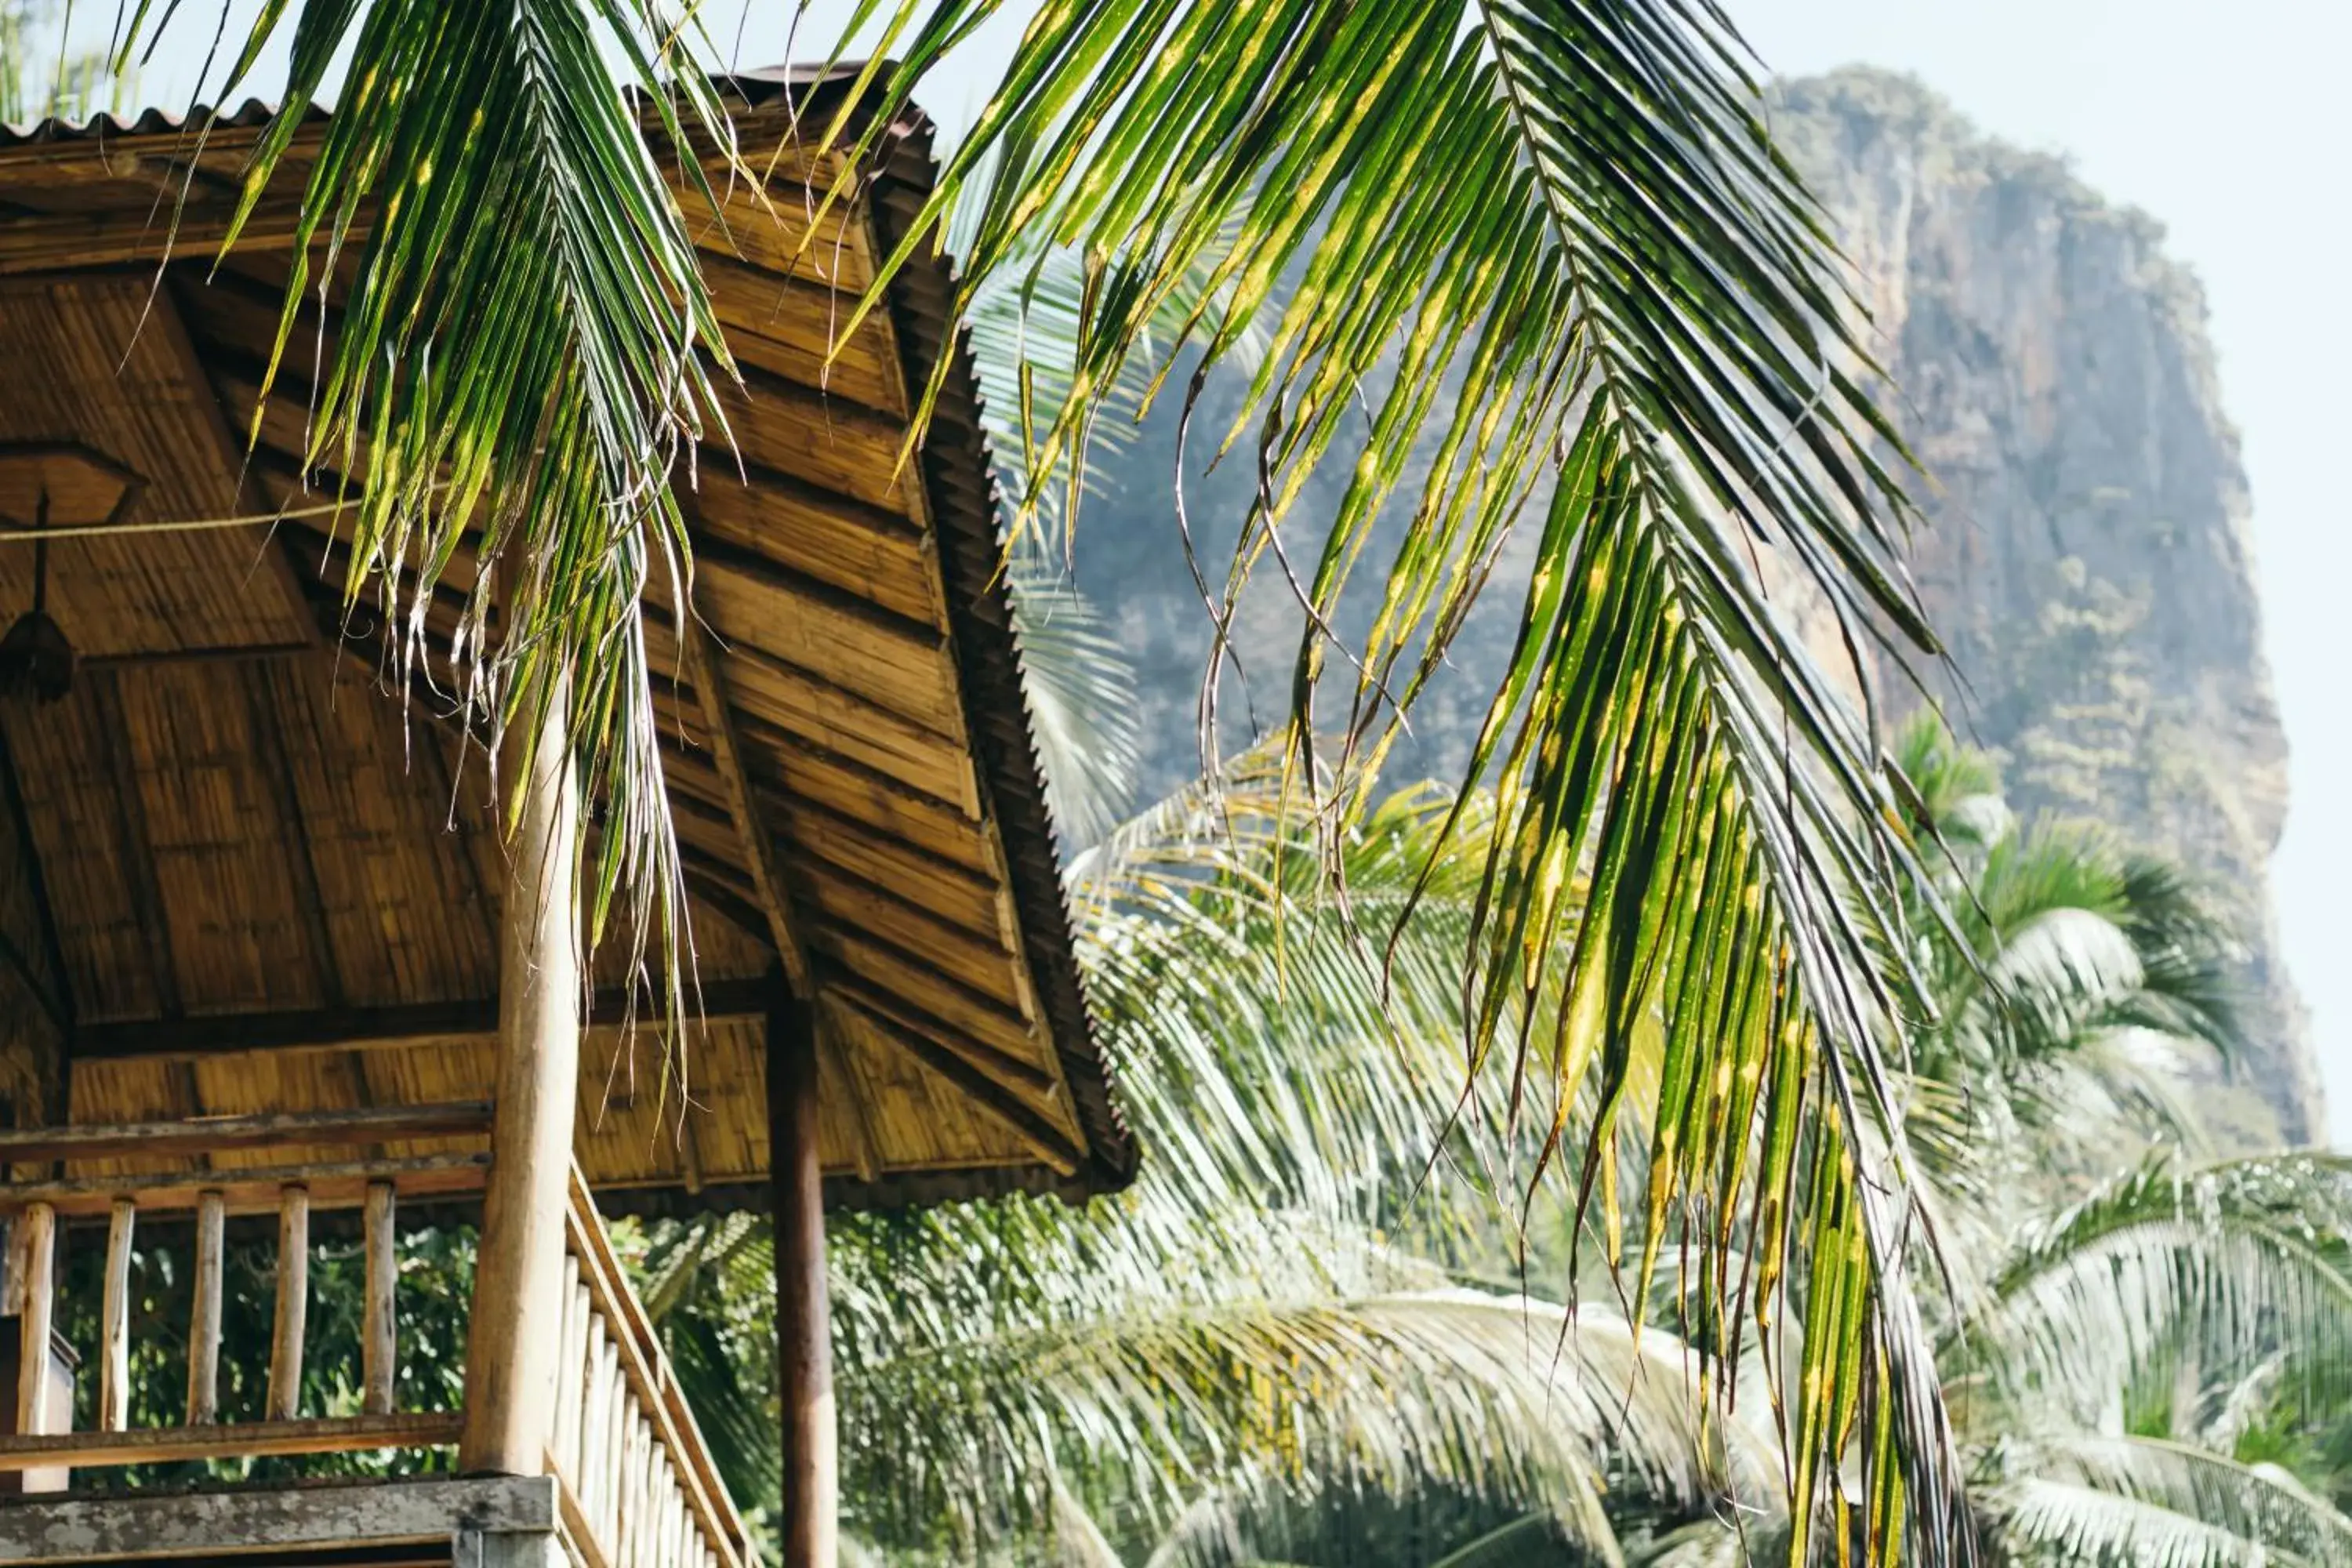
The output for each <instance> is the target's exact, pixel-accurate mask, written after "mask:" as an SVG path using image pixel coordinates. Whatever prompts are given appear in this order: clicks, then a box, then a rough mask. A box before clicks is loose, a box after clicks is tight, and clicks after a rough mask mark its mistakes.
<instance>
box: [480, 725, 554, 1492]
mask: <svg viewBox="0 0 2352 1568" xmlns="http://www.w3.org/2000/svg"><path fill="white" fill-rule="evenodd" d="M564 700H565V693H564V692H563V691H562V689H558V691H557V692H556V694H555V698H554V700H553V701H552V702H551V705H550V707H549V711H548V714H547V718H546V721H545V722H543V723H542V724H541V727H540V730H539V735H538V741H537V745H536V747H535V748H534V750H533V752H532V755H531V759H530V776H529V777H528V779H526V780H524V781H523V784H522V796H521V803H520V820H519V821H518V822H517V823H516V824H515V825H514V827H513V829H512V831H511V832H510V833H509V835H508V841H507V879H506V888H505V893H504V898H503V908H502V909H501V910H500V911H499V912H500V916H501V919H500V925H501V931H500V940H499V1043H498V1076H497V1082H498V1110H497V1113H496V1118H495V1120H494V1121H492V1122H491V1124H490V1174H489V1182H488V1186H487V1188H486V1189H485V1191H484V1194H483V1197H482V1239H481V1247H480V1251H479V1253H478V1256H477V1260H476V1262H475V1266H474V1311H473V1317H472V1320H471V1321H470V1322H469V1323H468V1325H467V1335H466V1429H465V1436H464V1437H463V1438H462V1439H461V1440H460V1441H459V1443H458V1445H457V1468H458V1470H459V1472H460V1473H462V1474H465V1475H509V1476H535V1475H538V1474H540V1473H541V1471H542V1470H543V1469H544V1468H545V1466H546V1462H547V1440H548V1436H549V1430H548V1415H549V1412H550V1411H551V1410H552V1409H553V1407H554V1395H555V1371H556V1367H555V1363H556V1359H557V1356H558V1354H559V1353H560V1352H561V1350H562V1338H563V1250H564V1246H563V1215H564V1211H565V1208H566V1205H568V1203H569V1201H570V1197H571V1177H572V1118H573V1114H574V1106H575V1101H576V1100H577V1098H578V1095H579V1080H580V994H581V988H582V974H581V955H580V896H579V886H578V879H577V872H578V864H577V852H576V851H577V845H578V838H579V832H580V803H579V800H578V798H577V794H576V781H575V779H574V776H573V772H572V751H571V744H570V740H569V736H568V733H567V731H566V730H565V728H564V720H563V703H564ZM525 731H526V724H525V723H524V722H523V721H521V720H520V718H519V719H518V721H516V722H515V723H513V724H512V725H511V726H510V727H509V731H508V741H509V745H508V748H507V750H508V763H507V767H506V770H505V772H504V774H503V777H502V780H501V784H500V787H501V788H511V787H513V786H512V784H511V783H510V782H509V781H512V780H515V779H517V778H518V777H520V775H521V767H522V763H521V758H522V747H521V745H520V741H521V739H522V737H523V735H524V733H525Z"/></svg>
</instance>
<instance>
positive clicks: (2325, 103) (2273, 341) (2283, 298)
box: [76, 0, 2352, 1146]
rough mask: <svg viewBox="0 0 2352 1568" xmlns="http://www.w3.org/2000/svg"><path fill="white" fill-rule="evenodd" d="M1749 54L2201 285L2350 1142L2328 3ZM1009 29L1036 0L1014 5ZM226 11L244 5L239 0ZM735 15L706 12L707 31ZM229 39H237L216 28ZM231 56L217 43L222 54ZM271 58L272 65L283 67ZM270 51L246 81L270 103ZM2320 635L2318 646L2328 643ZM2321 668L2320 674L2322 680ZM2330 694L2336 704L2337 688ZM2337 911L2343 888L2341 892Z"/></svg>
mask: <svg viewBox="0 0 2352 1568" xmlns="http://www.w3.org/2000/svg"><path fill="white" fill-rule="evenodd" d="M749 3H750V6H751V11H750V16H749V24H748V26H747V27H746V30H745V33H744V36H743V45H742V49H741V54H740V59H741V60H742V61H743V62H744V63H746V64H754V65H756V64H767V63H772V61H774V60H777V59H779V58H782V55H783V52H784V47H785V46H784V40H785V36H786V24H787V20H788V18H789V16H790V13H791V8H792V5H791V0H749ZM1725 3H1726V5H1727V6H1728V8H1729V9H1730V11H1731V13H1732V15H1733V16H1734V17H1735V19H1737V20H1738V23H1739V24H1740V25H1741V26H1743V27H1744V28H1746V29H1747V32H1748V38H1749V41H1750V42H1751V43H1753V44H1754V45H1755V46H1756V47H1757V49H1758V50H1759V53H1761V55H1762V56H1763V58H1764V60H1765V63H1766V64H1767V65H1768V66H1769V68H1772V69H1775V70H1780V71H1792V72H1803V71H1814V70H1821V69H1824V68H1829V67H1831V66H1835V65H1840V64H1843V63H1846V62H1849V61H1864V62H1867V63H1870V64H1874V65H1883V66H1891V67H1895V68H1901V69H1906V70H1910V71H1914V72H1916V73H1917V74H1918V75H1919V76H1920V77H1922V78H1924V79H1926V80H1927V82H1928V83H1929V85H1931V86H1933V87H1935V88H1936V89H1938V90H1940V91H1941V92H1943V93H1944V94H1945V95H1946V96H1947V97H1948V98H1950V99H1951V100H1953V101H1954V102H1955V103H1956V104H1957V105H1958V107H1959V108H1960V109H1961V110H1963V111H1964V112H1965V113H1967V114H1968V115H1969V117H1970V118H1972V119H1974V120H1975V121H1977V122H1978V123H1979V125H1981V126H1982V127H1984V128H1985V129H1986V130H1988V131H1990V132H1994V133H1995V134H1998V135H2000V136H2003V137H2006V138H2008V139H2009V140H2011V141H2014V142H2021V143H2024V144H2025V145H2027V146H2030V147H2035V148H2041V149H2045V150H2049V151H2053V152H2059V153H2065V154H2066V155H2068V156H2069V157H2071V158H2072V159H2073V160H2074V163H2075V165H2076V167H2077V168H2078V169H2079V170H2080V171H2081V173H2082V174H2083V176H2084V178H2085V179H2086V180H2087V181H2089V183H2090V184H2093V185H2094V186H2095V187H2097V188H2098V189H2099V190H2101V191H2103V192H2105V193H2106V194H2107V195H2109V196H2111V197H2115V198H2116V199H2118V200H2122V201H2126V202H2130V203H2133V204H2135V205H2139V206H2142V207H2145V208H2146V209H2147V211H2149V212H2150V213H2152V214H2154V215H2155V216H2157V217H2158V218H2160V219H2162V220H2163V221H2164V223H2165V224H2166V225H2167V226H2168V227H2169V229H2170V231H2171V236H2172V241H2171V243H2172V250H2173V252H2174V254H2176V255H2177V256H2179V257H2180V258H2183V259H2185V260H2187V261H2188V262H2189V263H2190V264H2191V265H2192V266H2193V267H2194V268H2196V270H2197V271H2198V273H2199V275H2200V277H2201V278H2202V279H2204V281H2205V285H2206V289H2207V293H2208V296H2209V298H2210V301H2211V305H2212V311H2213V335H2214V339H2215V342H2216V343H2217V345H2218V347H2219V352H2220V355H2221V380H2222V390H2223V395H2224V397H2225V398H2226V400H2227V404H2228V406H2229V409H2230V412H2231V415H2232V416H2234V417H2235V419H2236V420H2237V422H2238V425H2239V427H2240V429H2241V431H2242V433H2243V436H2244V438H2245V458H2246V465H2247V468H2248V470H2249V472H2250V474H2251V476H2252V484H2253V494H2254V509H2255V534H2256V549H2257V553H2258V561H2259V570H2260V572H2261V577H2262V587H2263V608H2264V612H2265V615H2266V616H2267V623H2268V625H2267V636H2268V641H2269V647H2270V656H2271V663H2272V668H2273V674H2274V676H2275V679H2276V680H2277V683H2278V690H2279V699H2280V703H2281V706H2282V708H2283V709H2284V713H2285V719H2286V727H2287V735H2288V740H2289V742H2290V744H2291V745H2292V747H2293V749H2294V756H2293V761H2292V763H2291V770H2290V771H2291V778H2292V788H2293V795H2294V808H2293V811H2292V815H2291V816H2290V820H2289V823H2288V826H2287V835H2286V841H2285V843H2284V845H2283V846H2282V847H2281V850H2280V853H2279V858H2278V862H2277V866H2276V873H2275V875H2276V887H2277V892H2278V904H2279V916H2280V922H2281V926H2282V930H2283V933H2284V943H2285V950H2286V957H2287V962H2288V964H2289V966H2290V968H2291V969H2292V970H2293V972H2294V978H2295V980H2296V982H2297V984H2299V985H2300V986H2301V987H2302V990H2303V994H2304V996H2305V999H2306V1001H2307V1002H2308V1003H2309V1005H2310V1007H2311V1013H2312V1022H2313V1037H2314V1039H2315V1042H2316V1044H2317V1046H2318V1049H2319V1052H2320V1057H2321V1060H2322V1064H2323V1067H2324V1068H2325V1069H2326V1075H2327V1083H2328V1090H2329V1098H2330V1100H2331V1101H2332V1102H2333V1107H2332V1120H2333V1124H2334V1133H2335V1139H2336V1142H2337V1143H2338V1144H2339V1145H2347V1146H2352V952H2347V946H2352V942H2347V939H2352V912H2347V910H2352V813H2347V812H2343V811H2335V810H2331V809H2329V808H2328V806H2327V805H2326V802H2327V801H2328V800H2329V799H2330V798H2332V796H2333V795H2334V793H2335V791H2334V788H2333V787H2331V782H2330V781H2334V784H2336V785H2342V784H2345V783H2346V782H2347V781H2348V780H2352V730H2347V725H2346V724H2345V722H2344V720H2345V719H2346V718H2347V713H2352V710H2347V700H2346V694H2345V689H2344V688H2342V687H2339V686H2337V685H2336V682H2337V681H2340V680H2347V679H2352V642H2338V640H2337V639H2336V637H2334V635H2333V630H2341V629H2344V628H2343V627H2342V626H2341V625H2340V624H2339V622H2338V619H2337V617H2339V616H2345V615H2346V614H2347V612H2346V610H2345V609H2344V608H2343V605H2344V601H2345V589H2346V587H2347V585H2352V532H2347V528H2346V526H2345V524H2346V521H2347V519H2346V517H2345V515H2344V513H2345V503H2344V501H2343V500H2342V499H2341V496H2342V489H2341V486H2340V484H2339V482H2338V473H2337V468H2338V464H2339V462H2340V461H2341V459H2342V455H2343V454H2344V452H2345V451H2346V449H2347V445H2352V437H2347V431H2346V429H2345V425H2346V422H2347V421H2346V416H2347V413H2352V397H2348V396H2347V391H2346V386H2347V374H2352V372H2347V367H2352V286H2348V285H2347V282H2346V278H2345V269H2346V258H2347V253H2352V216H2347V205H2346V203H2345V201H2344V199H2343V198H2344V193H2345V189H2346V174H2345V163H2346V159H2347V153H2352V131H2347V124H2352V120H2347V115H2346V112H2345V107H2346V100H2347V86H2346V81H2345V77H2344V67H2345V64H2346V61H2347V56H2352V6H2347V5H2343V4H2341V0H2233V3H2232V4H2231V5H2226V6H2223V5H2213V4H2212V3H2211V0H1958V3H1957V4H1956V3H1954V0H1725ZM1010 5H1011V9H1012V10H1013V12H1015V13H1017V14H1019V15H1020V16H1026V14H1027V13H1028V12H1029V11H1030V10H1031V9H1032V8H1033V5H1032V3H1031V0H1010ZM234 8H235V10H236V13H237V16H238V19H239V20H241V19H242V18H243V17H246V16H250V15H251V13H252V8H253V0H234ZM744 9H745V7H744V0H711V3H710V4H709V5H707V6H706V14H707V15H709V16H714V17H717V18H720V20H719V21H716V22H714V24H713V26H714V30H715V31H716V32H717V33H718V34H719V37H721V38H722V39H723V38H724V37H727V33H728V29H729V28H730V27H731V26H732V25H733V20H732V19H733V18H734V17H735V16H738V15H740V14H742V13H743V12H744ZM113 11H114V7H113V6H112V5H104V4H100V0H78V4H77V6H76V12H77V29H76V30H77V31H78V32H90V31H95V32H97V33H98V34H99V35H100V36H101V37H102V36H103V31H104V28H105V26H107V25H108V24H109V23H110V21H111V19H112V15H113ZM842 11H843V5H842V4H841V0H820V5H819V14H818V16H817V18H816V19H815V20H814V22H812V23H810V24H808V25H807V26H806V27H805V28H804V31H803V39H804V40H805V41H806V42H805V45H804V47H803V48H802V49H801V51H800V52H801V53H802V54H803V56H805V55H808V54H811V53H815V52H818V51H819V48H820V47H821V46H822V45H823V44H824V43H825V42H829V41H830V37H831V32H830V29H829V28H828V27H827V26H825V22H826V21H827V19H828V17H831V18H837V17H838V16H840V15H841V14H842ZM184 13H185V14H184V16H182V17H181V19H180V20H179V21H178V22H177V23H176V24H175V31H174V33H173V35H172V38H173V42H172V46H171V47H167V48H166V49H165V50H164V51H163V53H162V54H161V55H159V57H158V58H156V59H155V60H154V61H153V62H152V64H151V66H150V67H149V68H148V69H147V71H146V72H145V74H144V76H143V78H142V83H141V89H142V90H141V94H140V96H141V97H142V99H144V100H147V101H151V102H159V103H169V102H173V101H175V100H176V101H184V100H185V99H186V96H187V94H188V92H189V90H190V88H191V87H192V86H193V78H194V73H195V70H196V68H197V66H198V65H199V63H200V62H201V60H202V58H203V53H204V49H205V46H206V45H207V44H208V43H209V42H210V39H209V37H207V36H206V35H207V34H208V32H209V28H208V27H206V26H201V25H199V24H201V23H205V22H209V21H211V20H212V18H213V16H215V15H216V13H214V12H213V11H212V7H211V5H208V4H206V3H205V0H194V3H191V4H188V5H185V6H184ZM231 36H232V38H234V37H235V36H236V35H235V34H234V33H232V35H231ZM1016 36H1017V35H1016V29H1015V27H1014V26H1007V25H994V26H992V27H991V28H990V29H989V30H988V32H987V33H986V34H984V35H983V36H982V38H980V39H979V40H978V41H977V42H976V43H975V45H974V46H972V47H971V49H970V50H969V55H970V65H969V68H964V69H961V70H957V71H954V72H951V73H945V74H942V75H941V76H940V78H938V79H935V81H934V85H933V86H932V88H931V89H930V90H929V92H927V93H926V94H925V99H926V102H927V106H928V107H929V109H930V110H931V111H932V112H933V114H934V115H936V116H937V117H939V118H940V120H941V121H945V122H947V123H949V124H950V125H956V124H960V123H962V122H964V121H968V120H969V119H970V117H971V115H972V114H973V113H974V112H975V111H976V110H977V109H978V107H979V104H980V101H981V100H982V97H983V95H984V94H985V91H986V89H987V87H988V86H989V84H990V82H991V81H992V79H993V74H994V70H995V68H997V67H999V66H1001V65H1002V63H1003V59H1004V58H1005V56H1006V55H1007V54H1008V53H1009V52H1010V49H1011V47H1012V46H1013V42H1014V40H1015V37H1016ZM233 47H234V46H233V45H232V50H233ZM282 58H283V56H282V53H281V54H280V56H279V57H278V59H279V61H282ZM282 70H283V66H282V64H280V63H278V62H277V61H273V62H268V63H265V65H264V67H263V70H262V79H261V80H260V81H259V82H258V83H257V86H258V87H259V88H260V89H261V90H262V91H263V92H264V93H269V92H273V91H274V90H275V89H276V87H277V85H278V84H277V82H276V81H274V80H271V79H269V78H270V77H271V76H272V75H275V74H278V73H282ZM2331 628H2333V630H2332V629H2331ZM2331 670H2334V671H2336V673H2334V674H2332V675H2331V674H2330V673H2329V672H2330V671H2331ZM2331 690H2332V691H2335V692H2336V696H2334V697H2330V696H2329V695H2328V693H2329V692H2330V691H2331ZM2339 895H2341V896H2339Z"/></svg>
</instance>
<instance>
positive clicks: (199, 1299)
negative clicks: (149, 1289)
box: [188, 1192, 228, 1426]
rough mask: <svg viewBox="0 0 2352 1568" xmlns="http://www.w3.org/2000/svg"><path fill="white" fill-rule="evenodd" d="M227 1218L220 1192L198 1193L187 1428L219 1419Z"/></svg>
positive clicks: (190, 1318) (189, 1337)
mask: <svg viewBox="0 0 2352 1568" xmlns="http://www.w3.org/2000/svg"><path fill="white" fill-rule="evenodd" d="M227 1217H228V1212H227V1208H226V1204H225V1202H224V1200H223V1198H222V1196H221V1194H219V1193H217V1192H205V1193H199V1194H196V1270H195V1279H194V1289H195V1306H194V1310H193V1311H192V1312H191V1313H190V1315H189V1319H188V1425H189V1426H211V1425H212V1424H213V1423H214V1422H215V1421H217V1420H219V1419H220V1347H221V1227H222V1226H223V1224H224V1222H225V1221H226V1219H227Z"/></svg>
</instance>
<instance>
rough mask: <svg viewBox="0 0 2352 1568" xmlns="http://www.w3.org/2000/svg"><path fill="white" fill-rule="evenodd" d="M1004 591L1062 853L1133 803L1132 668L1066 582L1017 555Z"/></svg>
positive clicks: (1139, 738)
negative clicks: (1008, 597) (1007, 590)
mask: <svg viewBox="0 0 2352 1568" xmlns="http://www.w3.org/2000/svg"><path fill="white" fill-rule="evenodd" d="M1007 586H1008V587H1009V588H1010V590H1011V594H1012V601H1013V637H1015V638H1017V639H1018V640H1019V642H1020V645H1021V673H1022V689H1023V692H1024V695H1025V696H1026V697H1027V699H1028V702H1029V732H1030V736H1031V738H1032V740H1033V741H1034V742H1035V743H1036V747H1037V763H1038V768H1039V771H1040V772H1041V773H1043V775H1044V777H1045V794H1046V800H1047V803H1048V805H1050V806H1051V808H1052V811H1053V816H1054V826H1055V829H1056V830H1057V831H1058V833H1059V836H1060V838H1061V842H1062V845H1063V847H1064V849H1065V851H1066V852H1067V851H1069V850H1073V849H1078V848H1083V847H1085V846H1087V845H1090V844H1092V843H1094V842H1095V841H1096V840H1097V838H1100V837H1102V836H1103V835H1104V834H1105V833H1108V831H1110V829H1111V828H1112V826H1115V825H1116V824H1117V823H1118V820H1119V818H1120V817H1121V816H1124V815H1125V814H1126V812H1127V809H1128V806H1129V805H1130V804H1131V801H1132V797H1133V795H1134V793H1135V783H1136V773H1137V771H1138V768H1139V764H1140V763H1141V760H1142V755H1143V733H1142V729H1141V725H1140V723H1139V719H1138V717H1137V715H1138V713H1139V710H1140V709H1139V701H1138V692H1137V688H1136V680H1135V667H1134V665H1132V664H1131V663H1129V661H1128V658H1127V652H1126V649H1125V647H1124V646H1123V645H1122V644H1121V643H1120V642H1119V640H1118V636H1117V634H1116V633H1115V631H1114V630H1113V628H1112V627H1111V626H1110V625H1109V623H1108V622H1107V621H1105V620H1104V618H1103V616H1102V614H1101V612H1100V611H1099V610H1097V608H1096V607H1095V606H1094V605H1093V604H1092V603H1091V602H1090V601H1089V600H1088V599H1087V596H1086V595H1084V594H1081V593H1080V592H1078V590H1077V588H1076V585H1075V584H1073V583H1072V582H1071V580H1070V578H1069V575H1068V574H1067V573H1066V572H1064V571H1062V570H1060V569H1058V568H1056V567H1055V566H1054V565H1053V564H1052V563H1049V562H1047V561H1045V560H1044V559H1043V558H1042V557H1040V556H1038V555H1037V554H1036V552H1034V551H1033V552H1020V553H1016V555H1015V556H1014V563H1013V566H1012V567H1011V569H1010V573H1009V575H1008V578H1007Z"/></svg>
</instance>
